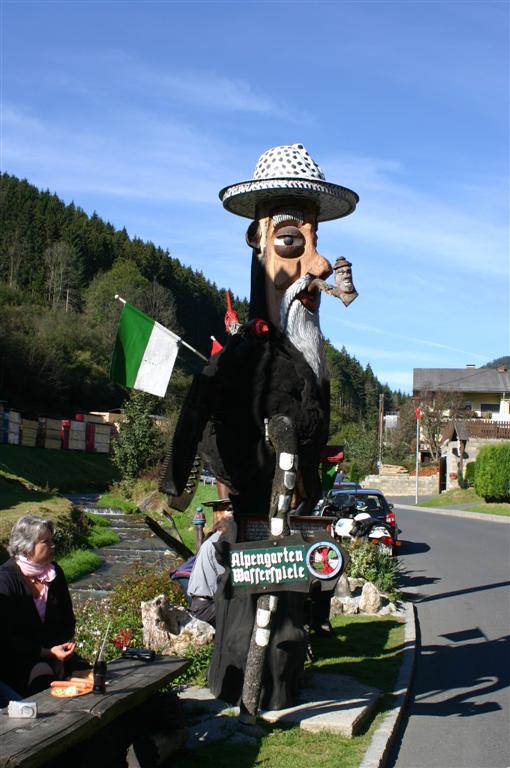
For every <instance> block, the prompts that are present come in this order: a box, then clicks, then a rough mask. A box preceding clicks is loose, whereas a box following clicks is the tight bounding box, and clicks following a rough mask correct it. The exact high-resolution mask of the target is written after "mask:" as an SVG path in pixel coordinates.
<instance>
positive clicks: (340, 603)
mask: <svg viewBox="0 0 510 768" xmlns="http://www.w3.org/2000/svg"><path fill="white" fill-rule="evenodd" d="M343 612H344V598H343V597H332V598H331V605H330V609H329V615H330V616H340V615H341V614H342V613H343Z"/></svg>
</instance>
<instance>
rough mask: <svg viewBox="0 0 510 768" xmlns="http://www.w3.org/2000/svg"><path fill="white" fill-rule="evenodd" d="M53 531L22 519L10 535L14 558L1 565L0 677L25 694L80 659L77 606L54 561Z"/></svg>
mask: <svg viewBox="0 0 510 768" xmlns="http://www.w3.org/2000/svg"><path fill="white" fill-rule="evenodd" d="M53 534H54V527H53V523H52V522H51V520H46V519H44V518H42V517H38V516H36V515H26V516H24V517H21V518H20V519H19V520H18V521H17V522H16V523H15V524H14V527H13V529H12V531H11V535H10V539H9V546H8V549H9V553H10V554H11V556H12V557H11V559H10V560H8V561H7V562H6V563H4V564H3V565H2V566H1V567H0V623H1V626H2V633H1V637H0V680H2V682H4V683H5V684H7V685H8V686H10V687H11V688H13V689H14V690H15V691H17V692H18V693H19V694H20V695H21V696H29V695H31V694H33V693H37V692H38V691H41V690H43V689H44V688H47V687H48V686H49V684H50V683H51V682H52V680H62V679H64V676H65V674H66V673H69V672H70V670H71V668H72V666H73V661H76V659H73V656H74V650H75V647H76V643H75V642H74V639H73V637H74V629H75V618H74V612H73V606H72V603H71V597H70V595H69V590H68V588H67V584H66V580H65V576H64V573H63V571H62V569H61V568H60V566H58V565H57V563H55V562H53V557H54V554H55V544H54V541H53ZM80 662H81V660H80ZM82 664H83V662H81V664H80V663H79V664H78V666H80V665H82Z"/></svg>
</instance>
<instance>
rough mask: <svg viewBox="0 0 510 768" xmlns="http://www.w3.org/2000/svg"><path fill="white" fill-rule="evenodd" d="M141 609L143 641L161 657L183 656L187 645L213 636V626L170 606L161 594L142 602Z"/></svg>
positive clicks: (207, 640) (208, 640)
mask: <svg viewBox="0 0 510 768" xmlns="http://www.w3.org/2000/svg"><path fill="white" fill-rule="evenodd" d="M141 608H142V624H143V643H144V645H145V646H146V647H147V648H152V649H153V650H155V651H157V652H158V653H161V654H163V655H164V656H183V655H185V652H186V649H187V648H188V646H189V645H191V646H193V647H197V646H201V645H206V644H207V643H210V642H212V641H213V639H214V627H211V625H210V624H207V622H205V621H200V619H195V618H193V616H191V614H190V613H189V611H187V610H186V609H185V608H180V607H178V606H176V605H173V604H172V603H170V602H169V600H168V599H167V598H166V597H165V595H158V596H157V597H155V598H154V599H153V600H150V601H148V602H145V603H142V605H141Z"/></svg>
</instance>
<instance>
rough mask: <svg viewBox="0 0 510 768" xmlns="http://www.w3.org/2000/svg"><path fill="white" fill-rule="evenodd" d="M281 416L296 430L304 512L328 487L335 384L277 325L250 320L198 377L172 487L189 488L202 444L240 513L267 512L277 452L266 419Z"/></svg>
mask: <svg viewBox="0 0 510 768" xmlns="http://www.w3.org/2000/svg"><path fill="white" fill-rule="evenodd" d="M276 414H282V415H284V416H287V417H288V418H290V419H291V421H292V423H293V425H294V428H295V430H296V435H297V440H298V456H299V469H300V473H301V481H302V483H303V487H304V488H303V489H304V492H305V497H306V499H307V503H306V507H305V509H302V510H300V512H301V514H306V513H310V512H311V509H312V508H313V506H314V505H315V503H316V501H317V499H318V498H319V496H320V491H321V487H320V479H319V473H318V467H319V461H320V451H321V448H322V447H323V446H324V445H325V444H326V442H327V439H328V427H329V383H328V382H327V381H326V380H325V381H323V382H321V383H319V382H318V381H317V379H316V377H315V375H314V373H313V371H312V369H311V368H310V366H309V365H308V363H307V362H306V360H305V359H304V357H303V355H302V354H301V352H299V351H298V350H297V349H296V348H295V347H294V346H293V345H292V344H291V343H290V342H289V341H288V339H287V338H286V337H285V336H284V335H283V334H281V333H280V332H279V331H277V330H276V329H275V328H274V327H270V331H269V333H268V334H266V335H264V336H263V337H261V338H259V337H257V336H256V334H254V333H253V332H252V331H251V328H250V326H244V327H243V328H242V329H241V331H240V332H239V333H238V334H237V335H236V336H233V337H230V338H229V339H228V341H227V343H226V344H225V347H224V349H223V351H222V352H220V354H219V355H216V356H215V357H214V358H212V360H211V361H210V362H209V364H208V365H207V366H205V368H204V369H203V370H202V372H201V374H200V375H198V376H196V377H195V379H194V381H193V384H192V386H191V389H190V391H189V393H188V396H187V398H186V402H185V404H184V406H183V409H182V411H181V414H180V417H179V421H178V424H177V428H176V431H175V435H174V439H173V446H172V451H171V455H170V456H169V474H171V476H172V483H170V487H169V489H168V490H169V491H170V493H172V494H175V495H179V494H180V493H182V490H183V489H184V486H185V483H186V482H187V480H188V475H189V472H190V469H191V466H192V462H193V459H194V457H195V454H196V452H197V447H198V452H199V453H200V455H201V457H202V459H203V461H204V463H205V464H206V465H207V466H208V467H209V468H210V469H211V470H212V472H213V474H214V475H215V477H216V478H217V479H218V480H220V481H221V482H223V483H225V484H226V485H227V486H229V488H231V489H232V492H233V498H232V500H233V502H234V509H235V512H236V515H238V514H241V515H244V514H266V515H267V514H268V511H269V501H270V496H271V487H272V482H273V477H274V471H275V452H274V450H273V448H272V447H271V446H268V444H267V442H266V439H265V424H264V422H265V419H270V418H271V417H272V416H274V415H276ZM199 441H200V443H199ZM198 443H199V444H198ZM254 489H256V491H257V493H256V494H254ZM165 490H167V489H166V488H165Z"/></svg>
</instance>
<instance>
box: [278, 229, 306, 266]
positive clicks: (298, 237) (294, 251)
mask: <svg viewBox="0 0 510 768" xmlns="http://www.w3.org/2000/svg"><path fill="white" fill-rule="evenodd" d="M273 244H274V249H275V251H276V253H277V254H278V256H280V258H283V259H295V258H297V257H298V256H302V255H303V252H304V250H305V238H304V236H303V234H302V232H301V231H300V230H299V229H298V228H297V227H283V228H282V229H279V230H278V231H277V232H276V233H275V237H274V240H273Z"/></svg>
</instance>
